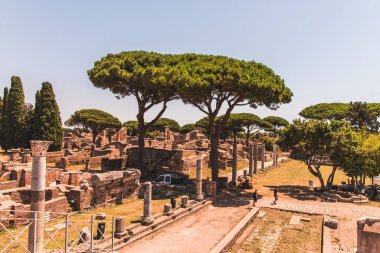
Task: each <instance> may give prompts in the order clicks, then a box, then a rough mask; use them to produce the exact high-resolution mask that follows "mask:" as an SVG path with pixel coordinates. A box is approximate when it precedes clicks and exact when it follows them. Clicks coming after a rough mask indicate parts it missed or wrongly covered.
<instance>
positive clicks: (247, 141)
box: [245, 130, 251, 147]
mask: <svg viewBox="0 0 380 253" xmlns="http://www.w3.org/2000/svg"><path fill="white" fill-rule="evenodd" d="M246 135H247V136H246V138H247V139H246V143H245V146H246V147H249V139H250V137H251V131H250V130H247V133H246Z"/></svg>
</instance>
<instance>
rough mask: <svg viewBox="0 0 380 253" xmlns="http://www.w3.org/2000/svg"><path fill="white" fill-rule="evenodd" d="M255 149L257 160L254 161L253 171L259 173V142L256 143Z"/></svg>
mask: <svg viewBox="0 0 380 253" xmlns="http://www.w3.org/2000/svg"><path fill="white" fill-rule="evenodd" d="M254 150H255V160H254V163H253V173H255V174H257V162H258V159H259V146H258V145H257V144H255V146H254Z"/></svg>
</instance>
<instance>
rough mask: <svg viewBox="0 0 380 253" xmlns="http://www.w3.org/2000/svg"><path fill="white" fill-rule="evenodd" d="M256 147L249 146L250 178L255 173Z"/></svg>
mask: <svg viewBox="0 0 380 253" xmlns="http://www.w3.org/2000/svg"><path fill="white" fill-rule="evenodd" d="M254 147H255V146H254V145H249V146H248V148H249V149H248V151H249V154H248V156H249V157H248V158H249V170H248V174H249V175H250V176H252V173H253V148H254Z"/></svg>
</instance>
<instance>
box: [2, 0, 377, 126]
mask: <svg viewBox="0 0 380 253" xmlns="http://www.w3.org/2000/svg"><path fill="white" fill-rule="evenodd" d="M125 50H147V51H156V52H162V53H185V52H194V53H205V54H218V55H226V56H230V57H234V58H237V59H245V60H256V61H259V62H262V63H264V64H266V65H268V66H269V67H271V68H272V69H273V70H274V71H275V72H276V73H277V74H279V75H280V76H281V77H283V78H284V79H285V82H286V84H287V86H288V87H290V88H291V89H292V91H293V92H294V97H293V102H292V103H290V104H288V105H283V106H281V108H280V109H279V110H277V111H270V110H268V109H265V108H259V109H256V110H253V109H251V108H250V107H242V108H239V109H238V110H236V112H251V113H256V114H258V115H259V116H262V117H264V116H269V115H278V116H282V117H285V118H287V119H289V120H291V119H294V118H296V117H298V113H299V111H300V110H302V108H304V107H306V106H309V105H312V104H315V103H320V102H349V101H367V102H380V63H379V60H380V1H379V0H318V1H317V0H261V1H256V0H247V1H240V0H235V1H233V0H223V1H222V0H215V1H206V0H198V1H194V0H192V1H180V0H172V1H169V0H160V1H158V0H151V1H143V0H140V1H132V0H131V1H111V0H107V1H95V0H81V1H78V0H76V1H74V0H65V1H51V0H46V1H39V0H34V1H30V0H25V1H18V0H0V88H1V90H2V89H3V87H4V86H9V85H10V78H11V76H12V75H18V76H20V77H21V79H22V81H23V85H24V91H25V96H26V100H27V101H28V102H31V103H34V94H35V92H36V91H37V89H39V88H40V86H41V83H42V82H43V81H49V82H51V83H52V84H53V86H54V89H55V93H56V96H57V101H58V104H59V106H60V110H61V117H62V120H63V121H65V120H66V119H67V118H68V117H69V115H70V114H72V113H73V112H74V111H75V110H78V109H83V108H98V109H102V110H104V111H107V112H110V113H112V114H114V115H115V116H117V117H119V118H120V120H121V121H126V120H135V115H136V113H137V110H136V102H135V100H134V98H132V97H131V98H127V99H121V100H117V99H116V98H115V96H114V95H113V94H112V93H110V92H108V91H104V90H101V89H98V88H95V87H93V86H92V84H91V82H90V81H89V79H88V77H87V70H88V69H90V68H91V67H92V66H93V63H94V61H96V60H98V59H100V57H102V56H104V55H105V54H107V53H109V52H113V53H116V52H120V51H125ZM1 93H2V92H1ZM152 116H153V115H152V114H150V115H148V117H147V118H148V119H149V118H151V117H152ZM203 116H204V115H203V114H202V113H201V112H200V111H198V109H196V108H194V107H192V106H190V105H183V104H182V103H181V102H180V101H177V102H171V103H170V104H169V108H168V110H167V111H166V113H165V114H164V117H169V118H174V119H176V120H177V121H178V122H179V123H180V124H184V123H191V122H195V121H196V120H198V119H200V118H201V117H203Z"/></svg>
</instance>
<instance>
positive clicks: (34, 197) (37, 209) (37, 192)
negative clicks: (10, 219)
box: [28, 140, 53, 253]
mask: <svg viewBox="0 0 380 253" xmlns="http://www.w3.org/2000/svg"><path fill="white" fill-rule="evenodd" d="M52 143H53V142H52V141H34V140H33V141H30V144H31V149H32V182H31V201H30V211H31V214H30V219H31V220H32V224H31V226H30V227H29V234H28V250H29V251H30V252H36V253H37V252H42V251H43V243H44V241H43V240H44V212H45V188H46V187H45V186H46V155H47V151H48V148H49V145H50V144H52Z"/></svg>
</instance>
